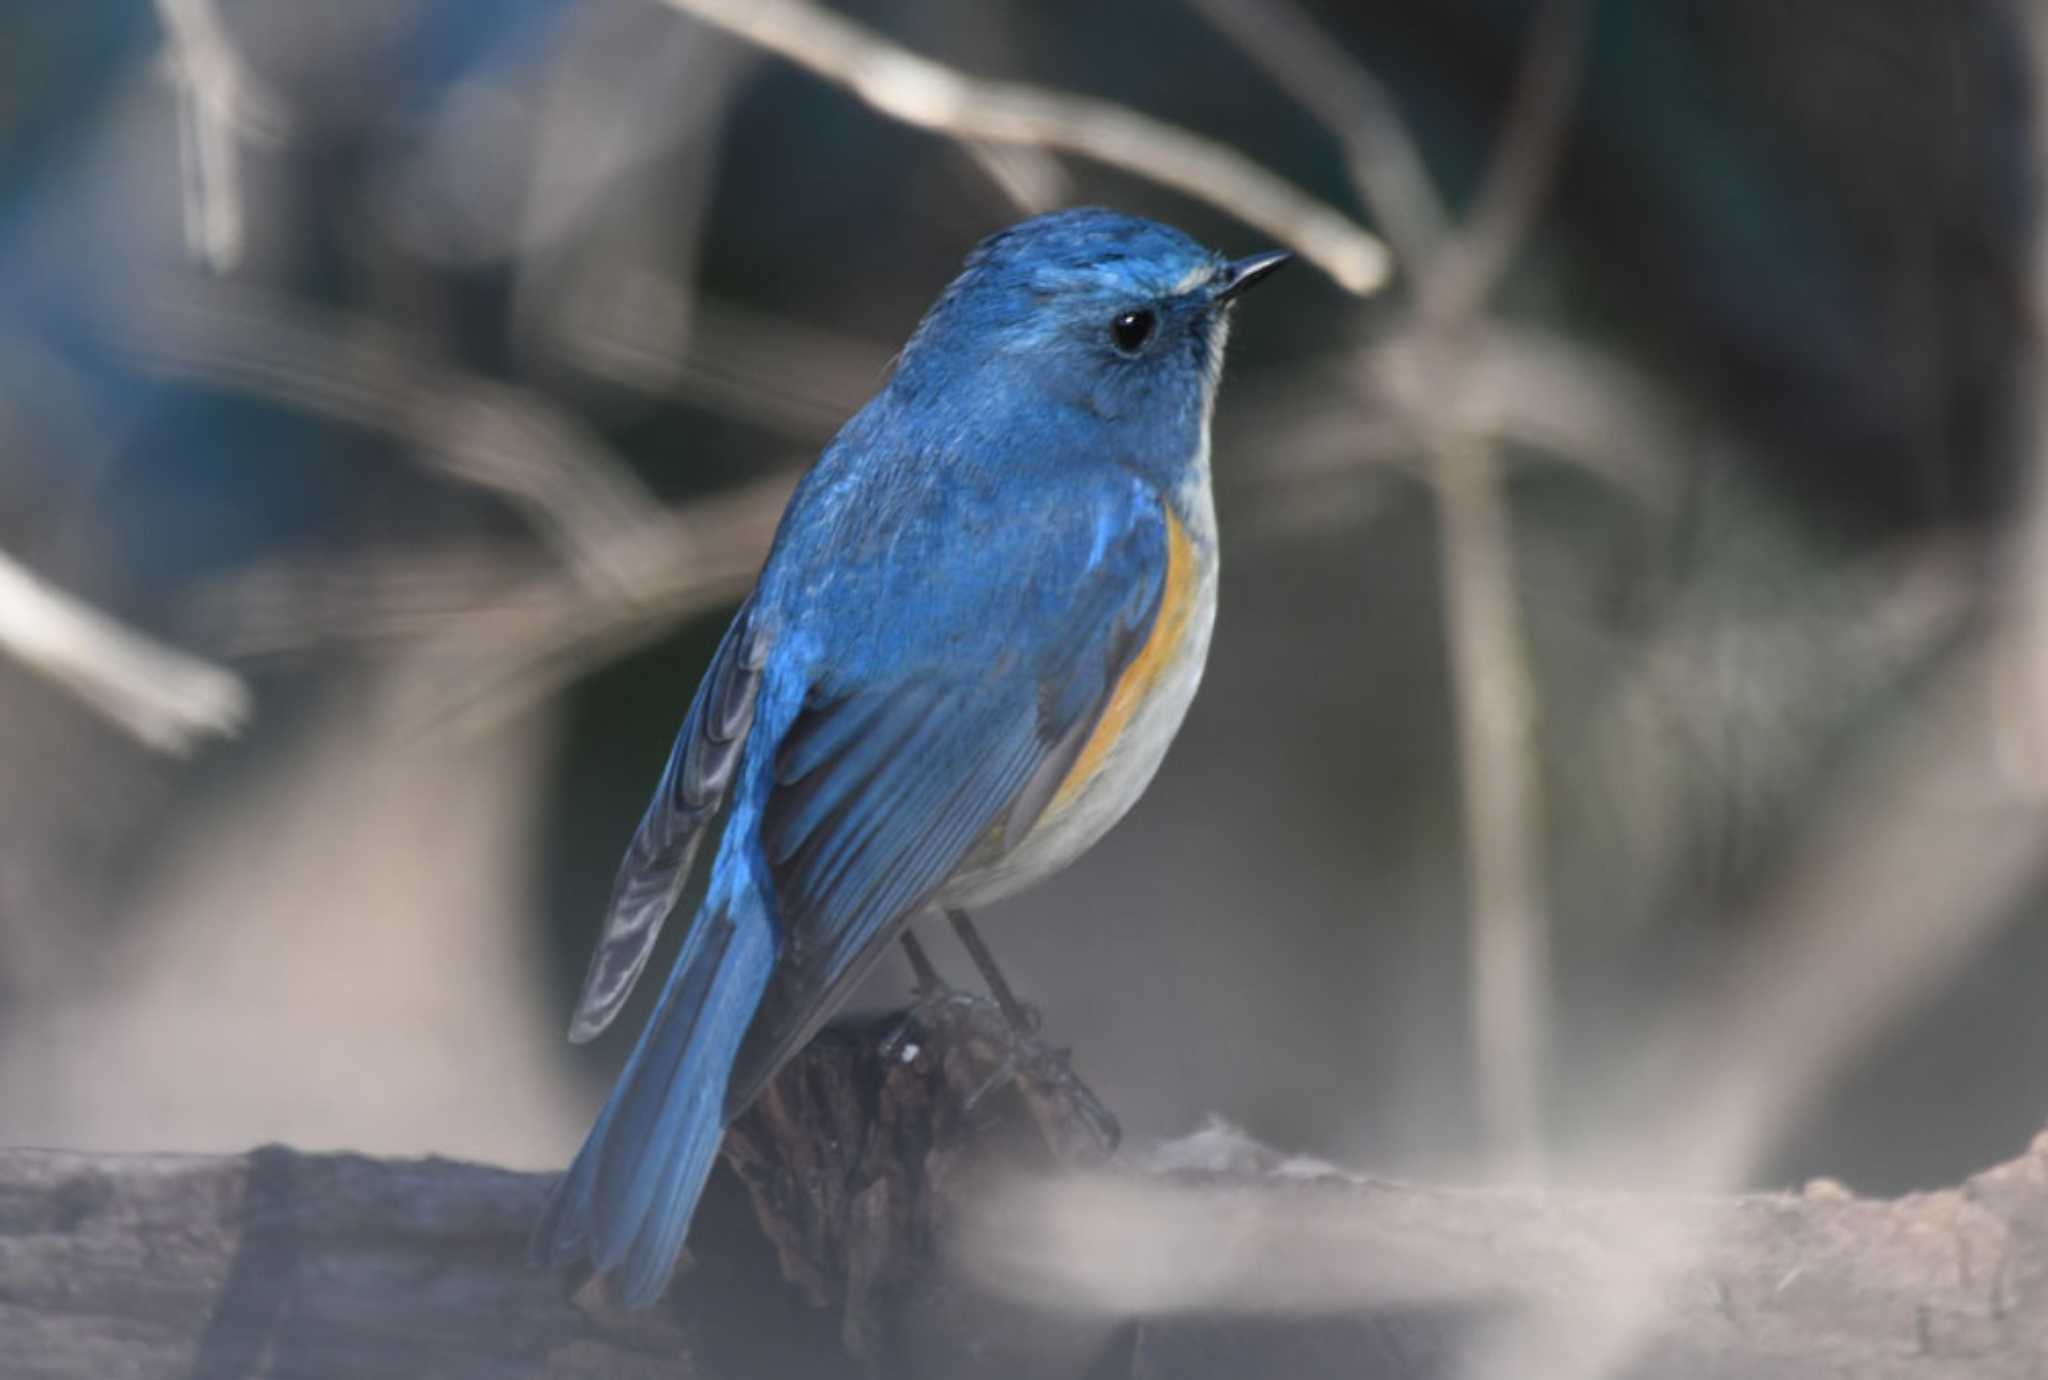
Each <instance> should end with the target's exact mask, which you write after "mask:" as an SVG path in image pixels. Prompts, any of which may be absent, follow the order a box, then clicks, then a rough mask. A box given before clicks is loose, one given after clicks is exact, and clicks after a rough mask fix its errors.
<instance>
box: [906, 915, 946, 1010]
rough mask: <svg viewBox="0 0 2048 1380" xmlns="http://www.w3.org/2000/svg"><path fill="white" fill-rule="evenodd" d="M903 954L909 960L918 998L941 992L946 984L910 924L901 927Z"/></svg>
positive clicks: (911, 977)
mask: <svg viewBox="0 0 2048 1380" xmlns="http://www.w3.org/2000/svg"><path fill="white" fill-rule="evenodd" d="M901 939H902V941H903V956H904V957H905V958H907V959H909V960H910V979H911V982H912V983H913V984H914V987H915V991H916V992H917V995H918V996H919V997H920V998H924V997H930V996H936V995H937V994H938V993H940V992H943V991H944V990H945V988H946V984H945V983H944V981H942V980H941V979H940V977H939V970H938V969H937V968H935V967H933V966H932V959H931V955H930V954H928V953H926V952H925V951H924V945H923V944H921V943H919V942H918V938H917V935H916V933H915V932H914V931H912V930H911V928H910V926H908V925H905V926H904V927H903V934H902V935H901Z"/></svg>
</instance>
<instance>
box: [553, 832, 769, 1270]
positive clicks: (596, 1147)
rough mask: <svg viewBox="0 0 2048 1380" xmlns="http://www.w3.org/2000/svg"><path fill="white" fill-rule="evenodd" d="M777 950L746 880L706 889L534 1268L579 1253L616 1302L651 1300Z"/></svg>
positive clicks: (704, 1172)
mask: <svg viewBox="0 0 2048 1380" xmlns="http://www.w3.org/2000/svg"><path fill="white" fill-rule="evenodd" d="M727 861H728V859H724V858H721V859H720V862H721V863H725V862H727ZM731 861H737V859H733V860H731ZM747 870H748V869H746V868H745V867H744V866H742V867H739V868H736V869H728V868H726V867H723V866H721V868H720V869H719V871H720V872H724V873H726V874H727V875H728V876H730V875H732V873H733V872H739V873H742V874H744V873H745V872H746V871H747ZM776 949H777V941H776V935H775V926H774V922H773V920H772V918H771V916H770V914H769V911H768V908H767V905H766V903H765V902H764V901H763V899H762V897H761V895H760V893H759V892H758V891H757V890H756V889H755V887H754V886H753V885H752V883H751V880H746V881H741V882H739V883H738V884H737V885H735V886H731V887H721V886H717V885H714V886H713V888H712V894H711V896H710V898H708V899H707V900H706V901H705V903H704V909H703V910H702V911H700V912H699V913H698V915H697V918H696V923H694V924H693V925H691V927H690V932H689V934H688V935H687V936H686V937H685V938H684V940H683V948H682V952H681V953H680V954H679V955H678V956H677V958H676V966H675V970H674V971H673V972H672V973H670V974H669V979H668V986H667V987H666V988H664V989H663V991H662V994H661V1003H660V1005H658V1006H657V1007H656V1008H655V1011H654V1015H653V1017H652V1018H651V1019H650V1020H649V1021H648V1022H647V1028H646V1029H645V1030H643V1031H642V1032H641V1034H640V1043H639V1044H638V1045H636V1046H635V1047H634V1049H633V1057H632V1058H631V1059H629V1060H628V1061H627V1063H626V1068H625V1071H624V1072H623V1073H621V1074H620V1075H619V1082H618V1086H616V1087H615V1088H613V1089H612V1095H611V1100H610V1101H608V1102H607V1103H605V1108H604V1111H603V1112H602V1113H601V1114H600V1115H599V1116H598V1119H597V1125H595V1126H594V1127H592V1128H591V1131H590V1138H589V1139H588V1140H586V1141H584V1142H583V1149H582V1150H581V1151H580V1152H578V1154H577V1156H576V1162H575V1163H574V1164H572V1165H570V1166H569V1172H568V1173H566V1174H564V1175H563V1176H562V1180H561V1182H560V1183H558V1184H556V1185H555V1189H554V1193H553V1195H552V1196H551V1197H550V1198H549V1199H548V1205H547V1208H546V1210H545V1211H544V1212H543V1213H542V1214H541V1219H540V1225H539V1226H538V1227H537V1228H535V1231H534V1238H533V1258H534V1260H535V1261H536V1262H537V1263H539V1264H544V1265H562V1264H567V1263H568V1262H570V1261H573V1260H576V1259H578V1258H579V1257H583V1256H588V1257H589V1259H590V1263H591V1264H592V1266H594V1267H595V1268H596V1269H597V1270H598V1271H599V1272H601V1273H605V1272H612V1271H617V1272H618V1273H617V1275H616V1277H615V1279H614V1287H615V1288H616V1290H617V1293H618V1296H619V1298H620V1299H621V1300H622V1301H623V1302H624V1303H626V1304H627V1305H629V1306H633V1307H638V1306H640V1305H642V1304H647V1303H652V1302H653V1301H654V1300H655V1299H657V1298H659V1297H660V1296H661V1292H662V1290H663V1289H664V1288H665V1287H667V1284H668V1278H669V1275H670V1273H671V1272H672V1271H673V1270H674V1269H675V1262H676V1256H677V1254H678V1253H679V1252H680V1251H681V1250H682V1245H683V1235H684V1233H685V1232H687V1231H688V1230H689V1227H690V1217H691V1215H692V1214H693V1213H695V1211H696V1210H697V1198H698V1195H699V1194H701V1193H702V1192H703V1191H704V1181H705V1179H706V1178H708V1177H709V1176H710V1173H711V1164H712V1161H713V1159H714V1158H715V1157H716V1156H717V1154H718V1144H719V1141H720V1139H721V1138H722V1137H723V1135H724V1133H725V1088H726V1080H727V1077H728V1075H729V1074H730V1072H731V1070H732V1062H733V1057H734V1055H735V1054H736V1053H737V1052H738V1050H739V1046H740V1039H741V1037H742V1036H744V1035H745V1034H746V1033H747V1026H748V1025H749V1024H750V1023H751V1022H752V1021H753V1019H754V1010H755V1008H756V1007H758V1006H759V1005H760V1003H761V994H762V992H763V990H764V989H766V987H767V985H768V977H769V974H770V973H771V972H772V971H773V970H774V966H775V956H776Z"/></svg>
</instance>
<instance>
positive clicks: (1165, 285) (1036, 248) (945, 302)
mask: <svg viewBox="0 0 2048 1380" xmlns="http://www.w3.org/2000/svg"><path fill="white" fill-rule="evenodd" d="M1289 257H1290V256H1289V255H1287V254H1284V253H1271V254H1258V255H1254V256H1252V257H1250V258H1246V259H1238V260H1235V261H1233V260H1229V259H1226V258H1224V257H1223V256H1222V255H1221V254H1217V253H1215V252H1213V251H1211V250H1208V249H1204V248H1203V247H1202V246H1201V245H1199V244H1197V243H1195V241H1193V240H1191V239H1189V238H1188V237H1187V236H1186V235H1184V234H1182V233H1181V232H1180V231H1178V230H1175V229H1173V228H1172V227H1170V226H1166V225H1161V224H1159V223H1158V222H1156V221H1149V220H1140V219H1138V218H1136V217H1133V216H1126V215H1120V214H1118V213H1116V212H1114V211H1106V210H1101V209H1099V208H1093V207H1090V208H1084V209H1079V210H1071V211H1058V212H1054V213H1053V214H1051V215H1044V216H1038V217H1035V218H1033V219H1031V220H1027V221H1023V222H1021V223H1019V224H1017V225H1013V226H1011V227H1010V228H1009V229H1007V230H1004V231H1002V232H1000V233H999V234H995V235H992V236H990V237H989V238H988V239H986V240H983V241H982V242H981V244H980V245H978V246H977V247H976V248H975V250H974V252H973V253H972V254H970V255H969V256H968V259H967V265H966V267H965V268H964V269H963V270H962V271H961V273H960V276H959V277H957V278H955V279H954V280H953V283H952V285H951V286H950V287H948V288H947V289H946V291H945V293H944V294H943V295H942V296H941V297H940V298H939V300H938V301H937V302H936V303H935V304H934V305H933V306H932V309H931V311H930V312H928V313H927V314H926V316H925V319H924V322H923V324H921V325H920V326H919V327H918V329H917V334H916V335H914V336H913V337H912V338H911V341H910V343H909V345H907V346H906V347H905V348H904V352H903V357H902V360H901V362H900V364H899V366H898V371H897V383H898V386H899V387H901V388H903V389H904V390H906V391H907V392H909V393H911V394H913V395H915V396H918V397H920V398H922V399H925V400H926V401H927V403H928V404H929V405H937V406H946V405H947V404H948V403H951V404H955V405H957V404H959V403H960V402H961V399H962V395H972V396H973V397H975V398H977V399H1005V400H1007V401H1008V402H1009V403H1010V404H1013V405H1014V404H1022V405H1023V406H1025V407H1027V408H1037V407H1051V408H1055V409H1064V410H1071V411H1074V412H1078V413H1079V414H1081V415H1083V416H1087V417H1092V418H1095V419H1098V420H1100V421H1101V422H1103V423H1106V424H1109V425H1111V426H1113V427H1135V428H1147V429H1156V430H1158V431H1159V432H1161V433H1162V434H1161V435H1160V438H1159V439H1160V440H1162V441H1164V440H1166V439H1167V436H1166V435H1165V434H1163V433H1168V432H1175V433H1178V432H1186V431H1187V430H1188V429H1189V428H1199V427H1200V426H1201V424H1202V423H1203V422H1204V421H1205V420H1206V418H1207V415H1208V408H1209V404H1210V401H1211V399H1212V398H1213V395H1214V391H1215V383H1216V378H1217V373H1218V371H1219V370H1220V368H1221V367H1222V358H1223V342H1224V337H1225V335H1226V333H1227V330H1228V324H1229V311H1230V304H1231V303H1232V302H1233V301H1234V300H1235V299H1236V298H1237V296H1238V294H1240V293H1242V292H1243V291H1244V290H1245V289H1246V288H1248V287H1250V286H1251V285H1252V284H1253V283H1255V282H1257V281H1259V280H1260V279H1261V278H1264V277H1265V276H1266V275H1267V274H1268V273H1271V272H1272V271H1273V270H1274V269H1276V268H1278V267H1280V265H1282V264H1283V263H1285V262H1287V260H1288V258H1289ZM1190 439H1191V438H1190Z"/></svg>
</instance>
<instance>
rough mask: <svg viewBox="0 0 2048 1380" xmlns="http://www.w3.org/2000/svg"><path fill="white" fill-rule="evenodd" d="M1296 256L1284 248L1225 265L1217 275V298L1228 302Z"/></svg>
mask: <svg viewBox="0 0 2048 1380" xmlns="http://www.w3.org/2000/svg"><path fill="white" fill-rule="evenodd" d="M1293 258H1294V256H1293V255H1292V254H1290V253H1288V252H1287V251H1286V250H1284V249H1276V250H1274V251H1273V252H1272V253H1270V254H1254V255H1252V256H1251V257H1250V258H1248V259H1239V260H1237V261H1236V262H1234V263H1227V264H1225V265H1223V272H1222V273H1220V274H1218V275H1217V277H1216V300H1217V301H1219V302H1228V301H1230V300H1231V299H1232V298H1234V297H1236V296H1237V295H1238V294H1239V293H1241V292H1243V291H1244V290H1245V289H1246V288H1248V287H1250V286H1251V285H1252V284H1253V283H1256V282H1258V281H1259V279H1261V278H1263V277H1265V276H1266V275H1267V274H1269V273H1271V272H1272V271H1273V270H1274V269H1276V268H1280V267H1282V266H1283V265H1285V264H1287V263H1289V262H1291V261H1292V260H1293Z"/></svg>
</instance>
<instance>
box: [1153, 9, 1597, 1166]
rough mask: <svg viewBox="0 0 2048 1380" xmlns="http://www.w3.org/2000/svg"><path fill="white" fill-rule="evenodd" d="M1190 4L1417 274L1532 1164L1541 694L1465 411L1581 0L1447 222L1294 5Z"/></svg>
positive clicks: (1513, 1102)
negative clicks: (1336, 148) (1311, 137)
mask: <svg viewBox="0 0 2048 1380" xmlns="http://www.w3.org/2000/svg"><path fill="white" fill-rule="evenodd" d="M1190 2H1191V3H1192V4H1194V5H1195V7H1196V8H1197V9H1199V10H1200V11H1201V12H1202V13H1203V14H1205V15H1207V16H1208V17H1209V19H1210V20H1211V21H1212V22H1213V23H1215V24H1216V25H1217V26H1218V27H1219V28H1221V29H1222V30H1223V31H1224V32H1225V33H1227V34H1229V35H1230V36H1231V37H1232V38H1234V39H1235V40H1236V41H1237V42H1238V43H1239V44H1241V45H1242V46H1243V47H1244V49H1245V51H1246V52H1247V54H1248V55H1249V56H1251V58H1252V59H1253V60H1254V61H1256V62H1257V63H1259V64H1260V65H1261V66H1262V67H1264V68H1265V69H1266V70H1267V72H1268V73H1270V74H1271V75H1272V76H1273V78H1274V79H1275V82H1276V84H1278V85H1279V86H1280V87H1281V88H1282V89H1283V90H1285V91H1286V92H1287V93H1288V94H1290V95H1292V96H1293V97H1294V98H1295V99H1296V100H1297V101H1299V102H1300V103H1301V104H1302V105H1303V106H1304V107H1305V108H1307V109H1308V110H1309V111H1310V112H1311V113H1312V114H1314V115H1315V116H1317V118H1319V119H1321V120H1322V121H1323V122H1324V123H1325V124H1327V125H1328V126H1329V127H1330V128H1331V130H1332V131H1333V132H1334V133H1335V134H1336V136H1337V137H1338V139H1339V140H1340V141H1342V143H1343V144H1344V147H1345V149H1346V151H1347V153H1348V155H1349V163H1350V167H1351V171H1352V177H1353V180H1354V181H1355V182H1356V184H1357V186H1358V189H1359V194H1360V195H1361V196H1362V197H1364V198H1365V199H1366V201H1367V202H1368V204H1369V205H1370V206H1371V207H1372V209H1373V211H1374V212H1375V213H1376V215H1377V216H1378V218H1379V220H1380V222H1381V223H1382V224H1383V225H1385V226H1387V227H1388V230H1389V233H1390V234H1391V235H1392V236H1393V238H1394V242H1395V245H1396V247H1397V248H1398V249H1399V250H1400V251H1401V253H1402V255H1403V257H1404V258H1405V259H1406V260H1407V262H1408V264H1409V266H1410V273H1411V277H1412V278H1413V280H1414V283H1415V298H1416V320H1415V322H1414V324H1413V326H1412V327H1411V329H1412V331H1413V332H1414V337H1415V338H1414V339H1413V340H1412V341H1411V342H1410V345H1411V350H1412V353H1413V357H1414V358H1415V359H1416V360H1417V361H1418V362H1421V363H1423V364H1425V365H1427V366H1428V373H1429V375H1430V377H1429V379H1428V380H1426V381H1419V382H1421V384H1422V386H1419V387H1411V388H1407V389H1403V390H1401V395H1400V399H1399V400H1401V401H1403V402H1405V404H1406V405H1405V407H1404V410H1405V411H1406V412H1407V413H1408V424H1409V427H1410V429H1411V431H1412V432H1413V433H1414V435H1415V437H1416V439H1417V440H1418V441H1419V442H1420V443H1421V445H1422V447H1423V449H1424V450H1425V451H1426V452H1427V453H1428V454H1429V455H1430V457H1431V464H1432V472H1433V474H1434V476H1435V479H1436V484H1437V496H1438V502H1439V504H1440V505H1441V509H1442V522H1443V540H1442V547H1441V556H1442V562H1443V578H1444V598H1445V611H1444V612H1445V619H1446V623H1447V637H1448V640H1449V643H1450V647H1451V660H1452V670H1453V675H1452V685H1453V687H1454V693H1455V695H1456V699H1457V721H1458V754H1459V769H1460V775H1461V780H1462V786H1463V790H1462V799H1463V808H1464V815H1465V836H1466V847H1467V849H1468V850H1469V853H1470V867H1471V873H1472V889H1473V898H1472V926H1473V969H1474V972H1473V984H1472V1008H1471V1019H1472V1028H1473V1043H1474V1059H1475V1062H1476V1064H1477V1072H1478V1080H1479V1098H1480V1107H1481V1112H1482V1115H1483V1116H1484V1118H1485V1121H1486V1124H1487V1127H1488V1130H1489V1133H1490V1136H1491V1139H1492V1141H1493V1143H1494V1145H1495V1147H1496V1149H1497V1151H1499V1152H1500V1153H1501V1154H1502V1156H1503V1158H1504V1159H1505V1161H1506V1162H1507V1164H1509V1165H1511V1166H1514V1167H1517V1168H1520V1169H1528V1168H1532V1167H1534V1166H1535V1165H1536V1164H1537V1163H1538V1159H1539V1157H1538V1150H1539V1148H1540V1143H1541V1129H1542V1128H1541V1123H1540V1116H1539V1112H1540V1108H1541V1106H1542V1097H1543V1078H1544V1068H1545V1064H1546V1063H1547V1047H1548V1040H1549V1030H1550V1017H1549V997H1548V992H1549V982H1550V977H1549V948H1550V922H1549V914H1548V905H1547V901H1546V891H1547V884H1546V881H1545V868H1544V863H1543V850H1542V844H1541V835H1540V828H1541V818H1542V799H1541V791H1540V786H1539V782H1538V777H1537V771H1536V765H1535V758H1536V752H1535V745H1534V742H1533V731H1534V721H1535V705H1534V695H1533V693H1532V691H1531V685H1530V676H1529V673H1528V652H1527V638H1526V635H1525V634H1524V632H1523V629H1522V624H1521V616H1520V609H1519V605H1518V603H1517V593H1516V591H1517V588H1518V581H1517V579H1516V576H1515V562H1514V545H1513V532H1512V528H1511V525H1510V523H1509V521H1508V515H1507V505H1506V501H1505V498H1504V496H1503V495H1502V493H1501V463H1500V457H1499V455H1498V453H1497V447H1496V444H1495V441H1494V433H1493V431H1492V429H1491V428H1490V427H1489V426H1488V425H1487V423H1486V420H1485V419H1484V418H1483V417H1480V416H1475V415H1473V414H1472V412H1471V405H1472V403H1473V402H1474V401H1475V400H1474V399H1473V398H1472V397H1471V396H1470V390H1469V388H1468V387H1467V386H1466V380H1467V375H1468V374H1469V372H1470V367H1469V366H1470V361H1469V359H1468V358H1467V353H1468V351H1469V349H1470V336H1471V334H1472V331H1473V330H1474V328H1475V326H1476V323H1477V321H1478V319H1479V317H1480V316H1481V313H1482V312H1483V311H1484V309H1485V305H1486V300H1487V298H1488V296H1489V295H1490V293H1491V290H1492V288H1493V286H1494V284H1495V283H1496V282H1497V280H1498V278H1499V276H1500V274H1501V272H1502V271H1503V270H1504V268H1505V266H1506V264H1507V263H1508V261H1509V259H1510V258H1511V256H1512V254H1513V252H1514V250H1515V248H1516V247H1517V246H1518V245H1519V244H1520V243H1521V241H1522V240H1523V239H1524V238H1525V237H1526V234H1527V231H1528V226H1529V222H1530V220H1531V219H1532V218H1533V216H1534V214H1535V211H1536V209H1537V205H1538V201H1539V198H1540V196H1541V193H1542V190H1543V187H1544V186H1545V184H1546V182H1547V180H1548V177H1549V173H1550V169H1551V166H1552V164H1553V163H1554V162H1555V159H1556V153H1557V148H1558V145H1559V143H1560V142H1561V139H1562V132H1563V126H1564V122H1565V119H1566V117H1567V115H1568V114H1569V111H1570V108H1571V103H1572V94H1573V91H1574V88H1575V86H1576V76H1577V70H1578V62H1577V57H1578V51H1579V47H1580V38H1581V30H1582V28H1583V20H1584V9H1585V0H1551V3H1550V4H1548V5H1547V6H1546V7H1545V9H1544V10H1543V11H1542V12H1541V13H1540V14H1539V15H1538V16H1537V20H1536V31H1535V38H1534V42H1533V44H1532V47H1531V50H1530V55H1529V58H1528V60H1527V62H1526V64H1525V68H1524V73H1523V77H1522V81H1521V83H1520V86H1519V89H1518V91H1517V94H1516V99H1515V102H1514V105H1513V108H1512V109H1511V111H1510V113H1509V117H1508V122H1507V126H1506V132H1505V133H1504V134H1503V136H1502V141H1501V147H1500V151H1499V153H1498V154H1497V155H1496V156H1495V158H1494V161H1493V163H1492V165H1491V167H1490V168H1489V170H1488V172H1487V176H1486V179H1485V181H1484V182H1483V183H1482V186H1481V189H1480V192H1479V194H1478V197H1477V199H1476V201H1475V203H1474V211H1473V215H1472V219H1471V221H1470V223H1469V224H1467V225H1465V226H1462V227H1458V228H1455V229H1447V228H1446V227H1447V225H1448V221H1449V217H1448V215H1447V214H1446V212H1445V210H1444V208H1443V205H1442V201H1441V198H1440V197H1439V196H1438V195H1437V193H1436V191H1435V189H1434V188H1433V186H1432V185H1431V184H1430V181H1429V177H1428V173H1427V170H1426V168H1425V166H1424V164H1423V161H1422V158H1421V155H1420V153H1419V152H1418V151H1417V149H1416V147H1415V142H1414V140H1413V139H1412V138H1411V137H1410V136H1409V134H1408V131H1407V129H1406V128H1405V127H1404V126H1403V124H1402V122H1401V119H1400V116H1399V114H1398V112H1397V111H1396V110H1395V108H1394V105H1393V102H1392V101H1391V99H1389V98H1388V96H1387V94H1386V92H1385V89H1384V88H1383V87H1382V86H1381V85H1380V83H1379V81H1378V80H1377V79H1376V78H1375V77H1373V75H1372V74H1371V73H1370V72H1367V71H1366V70H1364V69H1363V68H1362V67H1360V66H1358V65H1357V64H1356V63H1353V62H1351V61H1349V60H1348V59H1346V58H1345V57H1344V56H1343V55H1342V49H1341V48H1340V47H1339V46H1338V45H1336V44H1335V43H1334V42H1332V41H1331V40H1330V38H1329V37H1328V36H1327V35H1325V34H1323V33H1322V32H1321V31H1320V30H1319V29H1317V27H1316V26H1315V24H1314V22H1313V21H1312V20H1310V19H1309V18H1308V17H1307V16H1306V15H1305V14H1303V13H1302V12H1301V11H1300V10H1298V9H1296V8H1295V7H1294V6H1293V5H1291V4H1289V3H1287V0H1190Z"/></svg>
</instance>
